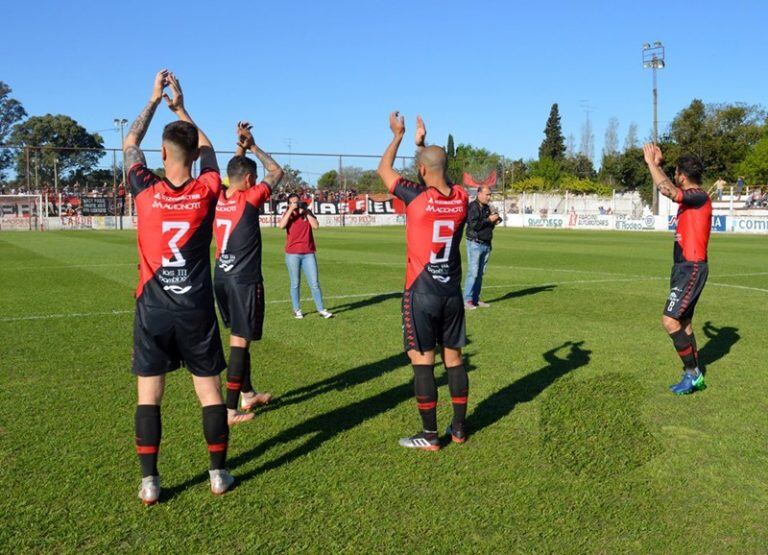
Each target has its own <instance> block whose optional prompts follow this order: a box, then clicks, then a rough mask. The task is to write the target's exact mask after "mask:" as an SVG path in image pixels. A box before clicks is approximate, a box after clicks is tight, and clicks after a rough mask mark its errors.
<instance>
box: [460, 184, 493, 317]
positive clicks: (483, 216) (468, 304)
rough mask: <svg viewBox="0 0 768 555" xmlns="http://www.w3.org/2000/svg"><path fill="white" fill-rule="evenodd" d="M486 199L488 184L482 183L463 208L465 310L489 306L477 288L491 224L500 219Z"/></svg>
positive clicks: (487, 253) (485, 261) (490, 237)
mask: <svg viewBox="0 0 768 555" xmlns="http://www.w3.org/2000/svg"><path fill="white" fill-rule="evenodd" d="M490 200H491V188H490V187H488V186H485V185H483V186H481V187H479V188H478V189H477V198H476V199H475V200H473V201H472V202H470V203H469V209H468V210H467V279H466V281H465V283H464V308H465V309H466V310H475V309H476V308H477V307H478V306H479V307H482V308H488V307H489V306H490V305H489V304H488V303H485V302H483V301H481V300H480V288H481V287H482V286H483V274H484V273H485V269H486V267H487V266H488V259H489V258H490V256H491V241H492V240H493V228H495V227H496V226H497V225H498V224H499V223H501V216H499V213H498V211H497V210H496V209H494V208H492V207H491V206H490V205H489V202H490Z"/></svg>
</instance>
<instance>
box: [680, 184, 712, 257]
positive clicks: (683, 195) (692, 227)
mask: <svg viewBox="0 0 768 555" xmlns="http://www.w3.org/2000/svg"><path fill="white" fill-rule="evenodd" d="M675 202H677V203H680V207H679V208H678V209H677V231H676V233H675V248H674V251H673V257H674V261H675V263H679V262H706V261H707V246H708V244H709V234H710V230H711V229H712V200H711V199H710V198H709V195H708V194H707V192H706V191H704V190H703V189H700V188H698V187H696V188H695V189H681V190H680V192H678V194H677V198H675Z"/></svg>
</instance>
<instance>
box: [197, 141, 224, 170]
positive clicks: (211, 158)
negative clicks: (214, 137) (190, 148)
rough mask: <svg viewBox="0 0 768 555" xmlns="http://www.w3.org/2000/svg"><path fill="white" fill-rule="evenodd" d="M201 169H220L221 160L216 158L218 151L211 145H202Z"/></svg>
mask: <svg viewBox="0 0 768 555" xmlns="http://www.w3.org/2000/svg"><path fill="white" fill-rule="evenodd" d="M200 169H201V170H204V169H211V170H214V171H215V172H218V171H219V162H218V161H217V160H216V152H215V151H214V150H213V148H212V147H211V146H209V145H201V146H200Z"/></svg>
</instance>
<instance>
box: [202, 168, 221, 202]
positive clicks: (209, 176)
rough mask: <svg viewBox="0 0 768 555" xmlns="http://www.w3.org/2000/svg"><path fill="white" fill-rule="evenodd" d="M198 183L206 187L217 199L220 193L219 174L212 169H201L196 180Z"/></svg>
mask: <svg viewBox="0 0 768 555" xmlns="http://www.w3.org/2000/svg"><path fill="white" fill-rule="evenodd" d="M197 180H198V181H200V183H202V184H203V185H205V186H206V187H208V189H209V190H210V191H211V193H213V196H215V197H216V198H218V197H219V193H220V192H221V175H220V174H219V172H217V171H216V170H214V169H212V168H203V171H201V172H200V177H198V178H197Z"/></svg>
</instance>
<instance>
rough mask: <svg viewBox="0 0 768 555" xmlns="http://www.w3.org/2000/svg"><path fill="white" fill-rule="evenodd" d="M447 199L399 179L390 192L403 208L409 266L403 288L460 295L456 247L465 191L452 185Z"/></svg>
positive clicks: (464, 210) (464, 215)
mask: <svg viewBox="0 0 768 555" xmlns="http://www.w3.org/2000/svg"><path fill="white" fill-rule="evenodd" d="M450 187H451V193H450V194H449V195H448V196H445V195H443V194H442V193H441V192H440V191H438V190H437V189H435V188H433V187H427V186H426V185H419V184H418V183H413V182H412V181H408V180H406V179H403V178H400V179H398V180H397V181H396V182H395V183H394V185H393V186H392V188H391V189H390V193H392V194H393V195H394V196H395V197H397V198H399V199H400V200H402V201H403V202H404V203H405V205H406V209H405V218H406V220H405V236H406V249H407V257H408V266H407V270H406V274H405V289H406V290H407V291H415V292H419V293H429V294H433V295H440V296H446V297H447V296H453V295H460V294H461V254H460V252H459V246H460V244H461V236H462V234H463V231H464V224H465V222H466V220H467V200H468V197H467V192H466V191H465V190H464V189H463V188H461V187H459V186H458V185H451V186H450Z"/></svg>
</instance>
